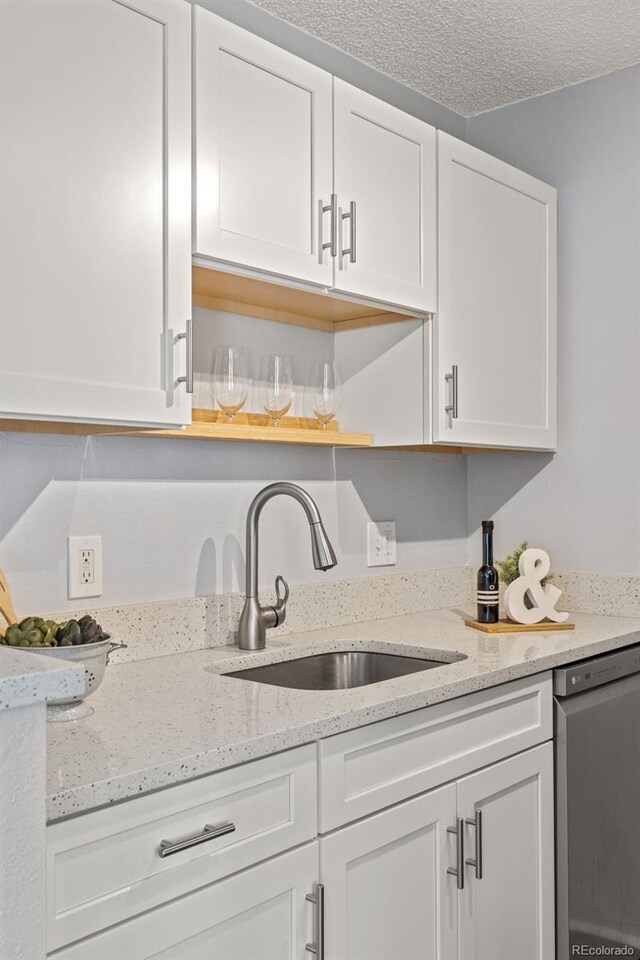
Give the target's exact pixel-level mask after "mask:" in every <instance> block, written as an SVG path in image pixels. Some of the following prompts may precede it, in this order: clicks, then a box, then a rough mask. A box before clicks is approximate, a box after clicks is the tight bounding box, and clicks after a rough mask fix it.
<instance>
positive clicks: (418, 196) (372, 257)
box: [333, 78, 436, 312]
mask: <svg viewBox="0 0 640 960" xmlns="http://www.w3.org/2000/svg"><path fill="white" fill-rule="evenodd" d="M333 83H334V158H335V159H334V164H335V167H334V171H335V192H336V195H337V198H338V207H339V217H338V257H337V260H336V273H335V287H336V289H337V290H340V291H344V292H346V293H351V294H356V295H359V296H363V297H371V298H373V299H376V300H382V301H386V302H387V303H391V304H397V305H399V306H404V307H408V308H410V309H414V310H424V311H426V312H433V311H434V310H435V309H436V131H435V128H434V127H431V126H429V124H428V123H424V122H423V121H422V120H418V119H417V118H416V117H412V116H410V115H409V114H407V113H403V111H401V110H398V109H397V108H396V107H393V106H391V105H390V104H388V103H384V102H383V101H382V100H378V99H377V98H376V97H372V96H371V95H370V94H368V93H365V92H364V91H362V90H358V89H357V88H356V87H352V86H350V85H349V84H348V83H344V82H343V81H342V80H338V79H337V78H334V81H333ZM347 250H348V251H350V252H348V253H343V251H347Z"/></svg>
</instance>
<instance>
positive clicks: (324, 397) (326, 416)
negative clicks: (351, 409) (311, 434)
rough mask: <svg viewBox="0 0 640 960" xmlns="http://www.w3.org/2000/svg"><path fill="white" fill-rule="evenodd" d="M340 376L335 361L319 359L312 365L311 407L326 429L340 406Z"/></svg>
mask: <svg viewBox="0 0 640 960" xmlns="http://www.w3.org/2000/svg"><path fill="white" fill-rule="evenodd" d="M340 393H341V390H340V377H339V375H338V370H337V367H336V365H335V363H332V362H331V361H327V360H319V361H317V362H316V363H314V364H313V366H312V367H311V385H310V387H309V396H310V399H311V408H312V410H313V412H314V414H315V416H316V417H317V418H318V420H319V421H320V423H321V424H322V429H323V430H326V429H327V427H328V426H329V424H330V423H331V421H332V420H333V418H334V417H335V415H336V414H337V412H338V408H339V406H340Z"/></svg>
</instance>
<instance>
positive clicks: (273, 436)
mask: <svg viewBox="0 0 640 960" xmlns="http://www.w3.org/2000/svg"><path fill="white" fill-rule="evenodd" d="M2 430H5V431H9V432H14V433H17V432H19V433H58V434H73V435H75V436H93V435H102V436H105V435H106V436H127V437H149V438H154V437H155V438H162V437H174V438H176V439H177V440H242V441H245V442H246V441H252V442H254V443H255V442H256V441H257V442H258V443H294V444H295V443H297V444H308V445H310V446H323V447H370V446H371V443H372V437H371V434H368V433H349V432H346V431H342V430H339V429H337V426H336V424H335V423H332V424H329V427H328V428H327V429H326V430H323V429H322V427H321V426H320V424H319V423H318V421H317V420H307V419H305V418H303V417H283V419H282V422H281V423H280V424H279V425H278V426H277V427H272V426H269V424H268V418H267V417H266V416H264V415H262V414H259V413H257V414H253V413H245V414H238V415H237V417H236V419H235V421H234V422H233V423H227V422H226V421H225V420H224V418H223V417H222V415H221V414H219V413H218V412H217V411H215V410H199V409H194V410H193V422H192V423H191V424H190V425H189V426H187V427H183V428H179V427H176V429H175V430H165V429H162V428H154V429H148V430H147V429H141V428H140V427H118V426H108V425H106V424H96V423H66V422H63V421H61V420H0V431H2Z"/></svg>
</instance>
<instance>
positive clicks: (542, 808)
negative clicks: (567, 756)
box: [457, 743, 555, 960]
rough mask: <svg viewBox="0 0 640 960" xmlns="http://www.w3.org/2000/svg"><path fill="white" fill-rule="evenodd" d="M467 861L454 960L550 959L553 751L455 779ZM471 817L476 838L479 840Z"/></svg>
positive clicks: (537, 752) (531, 753) (552, 934)
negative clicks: (457, 952)
mask: <svg viewBox="0 0 640 960" xmlns="http://www.w3.org/2000/svg"><path fill="white" fill-rule="evenodd" d="M457 789H458V816H459V817H461V818H462V819H463V820H464V823H465V859H466V860H467V861H468V860H469V859H474V860H475V859H476V854H477V853H479V855H480V868H479V871H478V872H479V874H480V875H481V878H477V877H476V868H475V867H473V866H470V865H469V864H468V862H467V870H466V875H465V883H464V890H462V891H460V899H459V910H458V917H459V929H460V958H461V960H551V958H553V956H554V942H555V931H554V843H553V746H552V745H551V743H545V744H543V745H542V746H539V747H535V748H534V749H533V750H528V751H526V752H525V753H521V754H518V755H517V756H515V757H510V758H509V759H508V760H504V761H502V763H496V764H494V765H493V766H492V767H487V769H485V770H480V771H479V772H478V773H473V774H471V776H469V777H465V778H464V779H463V780H459V781H458V784H457ZM478 816H480V818H481V823H482V826H481V834H480V836H478V828H477V823H478Z"/></svg>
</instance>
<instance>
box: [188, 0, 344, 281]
mask: <svg viewBox="0 0 640 960" xmlns="http://www.w3.org/2000/svg"><path fill="white" fill-rule="evenodd" d="M194 12H195V37H196V40H195V43H196V71H195V97H196V177H197V183H196V194H197V201H196V211H197V212H196V239H195V251H196V253H199V254H201V255H202V256H207V257H215V258H216V259H218V260H226V261H229V262H230V263H235V264H242V265H243V266H248V267H257V268H259V269H261V270H267V271H270V272H272V273H278V274H282V275H284V276H288V277H295V278H298V279H301V280H308V281H312V282H316V283H322V284H328V285H330V284H331V282H332V277H333V260H332V258H331V256H330V251H328V250H327V251H325V252H324V254H322V251H321V250H320V251H319V246H320V245H321V243H322V242H323V241H322V240H321V239H320V236H321V234H324V238H325V239H326V240H328V238H329V228H330V217H329V214H328V213H326V214H324V215H322V214H321V213H320V211H319V204H320V203H321V202H322V204H323V205H328V204H329V203H330V199H331V188H332V136H331V76H330V74H328V73H325V71H324V70H320V69H319V68H318V67H314V66H313V65H312V64H309V63H305V62H304V60H299V59H298V57H294V56H293V55H292V54H290V53H287V52H286V51H285V50H281V49H280V47H276V46H274V45H273V44H271V43H268V42H267V41H266V40H262V39H261V38H260V37H256V36H254V35H253V34H252V33H249V32H248V31H246V30H242V29H241V28H240V27H237V26H235V24H232V23H229V22H228V21H227V20H223V19H221V18H220V17H218V16H216V15H215V14H213V13H210V12H209V11H208V10H204V9H203V8H202V7H198V6H196V7H195V8H194Z"/></svg>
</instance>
